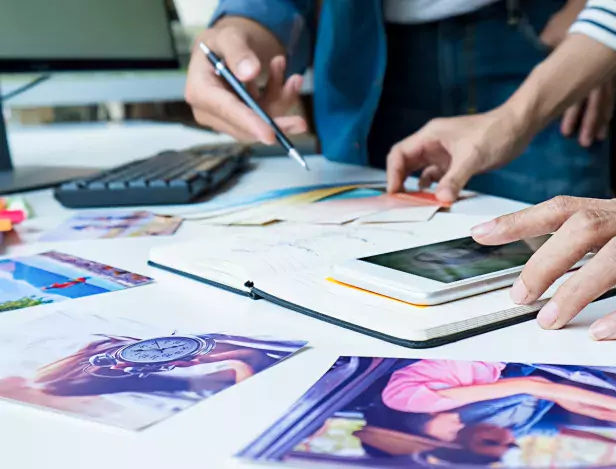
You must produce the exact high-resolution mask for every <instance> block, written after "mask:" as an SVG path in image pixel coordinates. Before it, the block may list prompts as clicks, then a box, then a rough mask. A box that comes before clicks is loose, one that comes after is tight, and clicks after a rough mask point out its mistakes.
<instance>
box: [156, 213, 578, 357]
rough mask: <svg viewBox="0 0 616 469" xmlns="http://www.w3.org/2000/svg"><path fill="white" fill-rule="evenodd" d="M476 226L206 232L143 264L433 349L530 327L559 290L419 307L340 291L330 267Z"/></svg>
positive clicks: (465, 221) (447, 219) (440, 222)
mask: <svg viewBox="0 0 616 469" xmlns="http://www.w3.org/2000/svg"><path fill="white" fill-rule="evenodd" d="M481 221H484V220H483V219H478V218H477V217H467V216H462V215H456V214H450V213H439V214H437V215H435V217H434V218H433V219H432V220H431V221H430V222H428V223H404V224H391V225H387V226H383V225H380V226H379V227H378V228H375V227H370V226H366V225H343V226H314V225H296V224H282V225H279V226H272V227H268V228H262V227H241V228H240V227H209V228H208V229H209V230H211V233H210V232H209V231H208V234H207V236H206V237H204V239H208V240H215V241H208V242H202V241H193V242H187V243H183V244H173V245H167V246H160V247H156V248H154V249H153V250H152V251H151V252H150V258H149V263H150V265H153V266H155V267H159V268H162V269H166V270H168V271H171V272H175V273H177V274H180V275H184V276H187V277H190V278H192V279H195V280H199V281H202V282H205V283H209V284H211V285H215V286H218V287H220V288H224V289H226V290H229V291H232V292H235V293H238V294H241V295H245V296H250V297H252V298H255V299H265V300H267V301H270V302H272V303H275V304H278V305H281V306H284V307H286V308H288V309H290V310H293V311H296V312H299V313H303V314H307V315H309V316H312V317H315V318H318V319H321V320H324V321H327V322H330V323H334V324H337V325H339V326H342V327H345V328H348V329H352V330H355V331H358V332H361V333H364V334H368V335H371V336H374V337H377V338H380V339H384V340H387V341H389V342H392V343H396V344H399V345H402V346H406V347H411V348H426V347H434V346H438V345H441V344H444V343H448V342H453V341H456V340H459V339H462V338H466V337H470V336H473V335H476V334H480V333H482V332H487V331H490V330H494V329H497V328H501V327H505V326H508V325H511V324H515V323H519V322H522V321H525V320H528V319H531V318H533V317H535V316H536V313H537V312H538V310H539V308H540V305H541V302H542V301H545V298H547V297H549V296H550V295H551V294H553V292H554V289H555V287H554V288H552V289H551V290H550V291H548V292H547V293H546V295H545V296H544V297H543V298H542V299H541V300H540V302H538V303H537V304H536V305H534V306H532V307H520V306H517V305H515V304H514V303H513V302H512V301H511V300H510V299H509V292H508V289H502V290H497V291H494V292H490V293H487V294H483V295H477V296H474V297H471V298H467V299H464V300H460V301H455V302H451V303H446V304H442V305H437V306H430V307H420V306H415V305H411V304H408V303H404V302H401V301H398V300H394V299H391V298H386V297H383V296H380V295H376V294H374V293H370V292H367V291H364V290H360V289H357V288H353V287H350V286H348V285H344V284H341V283H339V282H336V281H335V280H334V279H333V278H332V273H333V265H334V264H336V263H339V262H341V261H345V260H349V259H353V258H358V257H364V256H370V255H374V254H379V253H383V252H388V251H394V250H398V249H405V248H409V247H413V246H419V245H422V244H428V243H433V242H439V241H446V240H449V239H454V238H459V237H464V236H468V234H469V230H470V228H471V227H473V226H475V225H476V224H477V223H479V222H481ZM435 233H440V235H438V236H435ZM565 278H566V277H565ZM562 280H564V278H563V279H561V281H562ZM559 283H560V282H559Z"/></svg>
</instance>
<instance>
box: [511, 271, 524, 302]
mask: <svg viewBox="0 0 616 469" xmlns="http://www.w3.org/2000/svg"><path fill="white" fill-rule="evenodd" d="M509 296H510V297H511V299H512V300H513V302H514V303H516V304H518V305H522V304H525V303H526V299H527V298H528V288H526V285H524V281H523V280H522V277H518V279H517V280H516V281H515V283H514V284H513V286H512V287H511V291H510V292H509Z"/></svg>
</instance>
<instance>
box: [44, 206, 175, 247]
mask: <svg viewBox="0 0 616 469" xmlns="http://www.w3.org/2000/svg"><path fill="white" fill-rule="evenodd" d="M181 224H182V218H180V217H174V216H166V215H157V214H155V213H152V212H147V211H137V212H117V211H112V212H97V213H81V214H77V215H75V216H74V217H72V218H70V219H69V220H67V221H66V222H65V223H63V224H62V225H60V226H59V227H58V228H56V229H55V230H53V231H51V232H49V233H46V234H44V235H43V236H42V237H41V239H40V240H41V241H49V242H51V241H72V240H75V241H78V240H86V239H112V238H136V237H141V236H171V235H173V234H175V232H176V231H177V230H178V228H179V227H180V225H181Z"/></svg>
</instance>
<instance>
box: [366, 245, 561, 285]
mask: <svg viewBox="0 0 616 469" xmlns="http://www.w3.org/2000/svg"><path fill="white" fill-rule="evenodd" d="M548 238H549V236H542V237H539V238H533V239H532V240H529V241H517V242H515V243H510V244H505V245H502V246H484V245H482V244H478V243H477V242H475V241H474V240H473V238H470V237H468V238H461V239H454V240H451V241H445V242H442V243H437V244H429V245H427V246H419V247H416V248H411V249H405V250H403V251H395V252H389V253H385V254H378V255H376V256H370V257H365V258H363V259H360V260H361V261H364V262H368V263H370V264H374V265H378V266H381V267H386V268H389V269H393V270H397V271H399V272H404V273H407V274H411V275H417V276H419V277H425V278H429V279H431V280H436V281H437V282H442V283H452V282H458V281H460V280H466V279H469V278H473V277H478V276H480V275H486V274H491V273H493V272H498V271H501V270H506V269H511V268H513V267H519V266H522V265H524V264H526V262H527V261H528V260H529V259H530V257H531V256H532V255H533V254H534V253H535V251H536V250H537V249H539V248H540V247H541V245H542V244H543V243H545V241H546V240H547V239H548Z"/></svg>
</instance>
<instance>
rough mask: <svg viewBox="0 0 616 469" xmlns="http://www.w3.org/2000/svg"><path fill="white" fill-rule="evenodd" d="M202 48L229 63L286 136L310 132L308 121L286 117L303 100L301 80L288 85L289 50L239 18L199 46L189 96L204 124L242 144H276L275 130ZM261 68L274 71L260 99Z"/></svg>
mask: <svg viewBox="0 0 616 469" xmlns="http://www.w3.org/2000/svg"><path fill="white" fill-rule="evenodd" d="M200 42H203V43H204V44H206V45H207V46H208V47H209V48H210V49H212V50H213V51H214V52H216V53H217V54H218V55H220V56H221V57H222V58H224V59H225V61H226V63H227V66H228V67H229V68H230V69H231V71H232V72H233V73H234V74H235V75H236V76H237V77H238V79H239V80H241V81H242V83H244V84H245V85H246V88H247V89H248V90H249V91H250V93H251V94H252V95H253V96H254V97H255V98H256V99H257V101H258V102H259V104H260V105H261V106H262V107H263V109H264V110H265V111H266V112H267V113H268V114H269V115H270V116H272V118H274V120H275V121H276V123H277V124H278V126H279V127H280V128H281V129H282V130H283V131H284V132H286V133H289V134H297V133H302V132H304V131H305V130H306V122H305V121H304V119H302V118H301V117H299V116H286V115H285V114H286V113H287V112H288V111H289V109H290V108H291V107H292V106H293V105H294V104H295V103H296V102H297V100H298V97H299V93H300V90H301V87H302V77H301V76H300V75H293V76H291V77H290V78H289V79H288V80H287V81H286V82H285V81H284V73H285V69H286V61H285V57H284V49H283V48H282V46H281V45H280V43H279V42H278V41H277V39H276V38H275V36H274V35H273V34H272V33H270V32H269V31H268V30H267V29H265V28H264V27H262V26H261V25H259V24H257V23H255V22H253V21H250V20H247V19H244V18H236V17H228V18H223V19H222V20H220V21H219V22H218V23H217V24H216V25H215V26H214V27H213V28H211V29H208V30H206V31H204V32H203V33H202V34H200V35H199V37H198V38H197V40H196V42H195V46H194V48H193V53H192V57H191V60H190V65H189V67H188V78H187V82H186V90H185V96H186V101H187V102H188V103H189V104H190V105H191V106H192V110H193V114H194V116H195V119H196V120H197V122H198V123H199V124H201V125H203V126H207V127H211V128H213V129H215V130H217V131H220V132H223V133H226V134H229V135H231V136H233V137H235V138H236V139H238V140H240V141H246V142H249V141H254V140H258V141H261V142H263V143H265V144H274V143H275V142H276V137H275V134H274V132H273V131H272V129H271V128H270V127H269V126H268V125H267V124H266V123H265V122H263V120H262V119H261V118H259V117H258V116H257V114H256V113H255V112H253V111H252V110H251V109H250V108H249V107H248V106H246V105H245V104H244V103H243V102H242V101H241V100H240V99H239V98H238V97H237V96H236V95H235V93H234V92H233V91H232V90H231V89H230V88H229V87H227V86H226V84H225V83H224V81H223V80H222V79H221V78H220V77H219V76H217V75H216V73H215V71H214V68H213V67H212V65H211V64H210V62H209V61H208V60H207V58H206V57H205V55H204V54H203V52H202V51H201V50H200V49H199V47H198V45H199V43H200ZM262 64H267V65H268V66H269V67H268V70H267V72H268V73H267V76H268V81H267V85H266V87H265V91H264V92H263V94H260V93H259V89H258V87H257V83H256V80H257V78H258V77H259V75H260V74H261V73H262V72H263V70H262V68H263V65H262Z"/></svg>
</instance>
